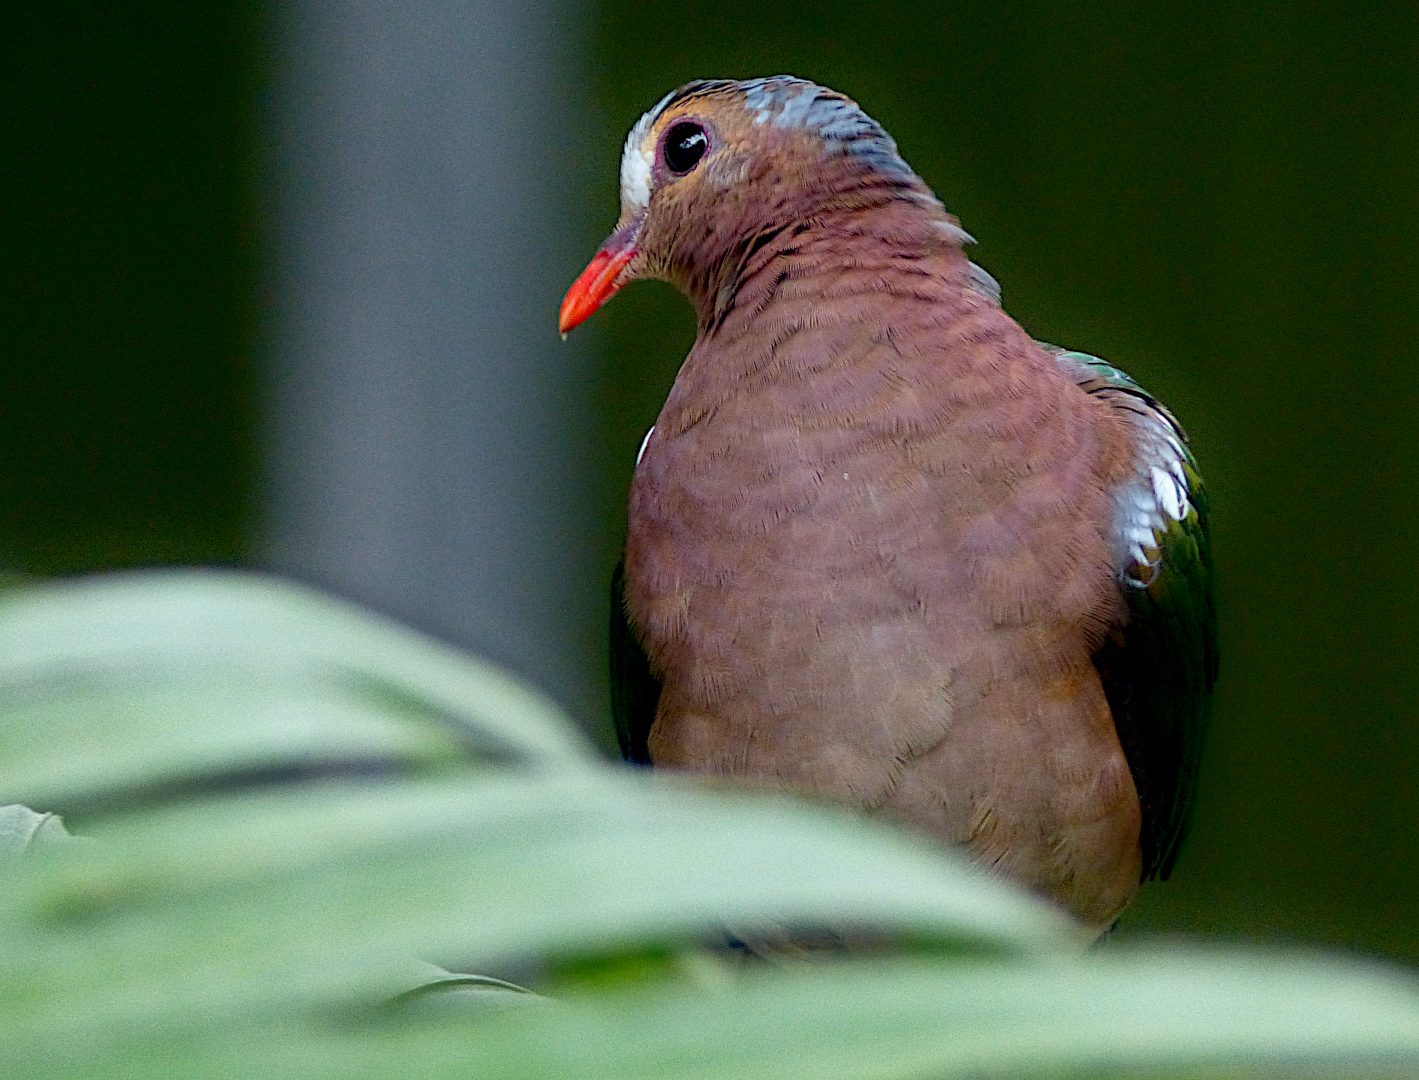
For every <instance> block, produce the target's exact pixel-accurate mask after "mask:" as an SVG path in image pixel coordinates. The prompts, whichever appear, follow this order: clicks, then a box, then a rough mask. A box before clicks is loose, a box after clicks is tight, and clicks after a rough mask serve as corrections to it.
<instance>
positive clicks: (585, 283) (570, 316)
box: [557, 236, 636, 337]
mask: <svg viewBox="0 0 1419 1080" xmlns="http://www.w3.org/2000/svg"><path fill="white" fill-rule="evenodd" d="M633 239H634V237H628V238H626V240H633ZM626 240H622V241H620V242H619V243H618V242H617V238H616V237H614V236H613V237H612V238H611V239H610V240H608V241H606V244H605V245H604V246H603V247H602V248H601V250H600V251H598V252H597V253H596V256H595V257H594V258H593V259H592V260H591V262H589V263H587V264H586V269H585V270H583V271H582V272H581V274H580V275H579V276H578V277H577V279H576V280H575V281H573V282H572V287H571V288H570V289H568V290H567V295H566V296H565V297H563V298H562V312H561V316H560V317H559V318H558V320H557V328H558V329H559V330H561V332H562V337H566V336H567V334H568V333H570V332H571V331H573V330H575V329H576V328H577V327H578V326H580V325H581V324H582V323H584V322H586V320H587V319H589V318H591V316H592V315H594V314H595V313H596V312H597V310H598V309H599V308H600V307H601V305H602V304H604V303H606V301H607V300H610V299H611V297H613V296H615V295H616V292H617V291H618V290H619V289H620V288H621V286H622V285H624V284H625V282H624V281H621V280H620V278H621V271H622V270H624V269H625V268H626V266H627V265H628V264H629V263H630V261H631V260H632V259H634V258H635V257H636V248H635V244H634V243H628V242H626Z"/></svg>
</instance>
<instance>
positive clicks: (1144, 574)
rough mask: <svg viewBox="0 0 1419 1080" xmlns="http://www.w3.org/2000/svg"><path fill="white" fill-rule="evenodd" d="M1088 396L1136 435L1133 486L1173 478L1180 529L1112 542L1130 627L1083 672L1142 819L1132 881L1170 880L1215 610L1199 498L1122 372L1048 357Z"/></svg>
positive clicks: (1156, 417)
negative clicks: (1108, 713) (1182, 501)
mask: <svg viewBox="0 0 1419 1080" xmlns="http://www.w3.org/2000/svg"><path fill="white" fill-rule="evenodd" d="M1050 351H1051V352H1053V353H1055V354H1056V357H1057V358H1058V359H1059V361H1060V362H1061V363H1063V364H1066V365H1068V366H1070V367H1071V368H1073V369H1074V370H1075V371H1076V372H1077V376H1076V377H1077V380H1078V382H1079V384H1080V386H1082V387H1083V388H1084V389H1085V390H1086V391H1087V392H1088V393H1091V394H1098V395H1100V396H1101V397H1104V398H1105V399H1107V400H1108V401H1109V402H1110V404H1111V405H1112V406H1113V407H1115V408H1117V409H1121V410H1124V411H1125V412H1127V413H1128V414H1129V415H1128V419H1129V421H1130V423H1131V424H1132V425H1133V426H1134V430H1135V431H1136V432H1137V433H1138V437H1139V446H1140V459H1139V482H1140V483H1144V482H1146V481H1147V478H1148V477H1149V476H1150V474H1151V472H1152V470H1153V468H1154V467H1155V466H1157V467H1159V468H1162V469H1163V470H1164V471H1165V472H1168V473H1169V474H1170V475H1172V476H1175V477H1180V478H1181V483H1180V487H1182V488H1183V489H1184V490H1185V491H1186V505H1185V511H1186V512H1185V513H1183V514H1182V516H1181V518H1180V519H1174V518H1173V517H1171V516H1169V515H1168V514H1160V515H1159V516H1158V520H1157V523H1156V526H1155V527H1152V528H1151V530H1150V531H1151V534H1152V543H1151V544H1149V543H1148V542H1147V541H1144V542H1143V543H1142V545H1141V548H1142V558H1138V557H1137V552H1138V551H1139V548H1137V547H1134V548H1133V554H1130V553H1129V550H1128V549H1129V546H1130V545H1129V544H1128V543H1126V542H1124V543H1121V550H1122V551H1123V552H1124V556H1123V558H1122V559H1121V562H1122V564H1123V565H1122V566H1121V569H1120V577H1119V580H1120V585H1121V587H1122V589H1123V591H1124V595H1125V597H1126V598H1127V601H1128V610H1129V621H1128V624H1127V625H1126V626H1124V627H1123V628H1122V629H1120V630H1119V631H1118V632H1116V633H1115V634H1114V635H1113V637H1112V639H1111V640H1110V641H1108V642H1107V643H1106V644H1105V646H1104V648H1103V649H1102V650H1100V652H1099V653H1098V654H1097V655H1096V656H1095V658H1094V662H1095V665H1096V666H1097V667H1098V669H1099V673H1100V675H1101V677H1102V678H1103V683H1104V690H1105V693H1106V694H1107V695H1108V700H1109V707H1110V709H1111V710H1112V712H1113V716H1114V724H1115V727H1116V728H1117V730H1118V736H1119V742H1120V743H1121V744H1122V746H1123V750H1124V754H1125V755H1126V756H1127V757H1128V764H1129V768H1130V770H1131V771H1132V773H1133V780H1134V784H1135V786H1136V787H1137V788H1138V796H1139V801H1140V803H1141V805H1142V810H1143V831H1142V837H1141V840H1142V847H1143V879H1144V880H1145V881H1147V880H1149V879H1151V878H1154V877H1158V878H1162V879H1164V880H1166V879H1167V877H1168V875H1169V874H1170V873H1171V872H1172V869H1173V864H1174V863H1175V862H1176V861H1177V857H1178V852H1179V851H1180V850H1181V847H1182V843H1183V840H1184V838H1185V837H1186V835H1187V829H1188V824H1189V821H1190V819H1191V817H1192V811H1193V806H1194V803H1195V802H1196V797H1197V781H1198V772H1199V768H1200V766H1201V763H1202V746H1203V742H1204V740H1205V739H1206V734H1207V727H1208V723H1209V721H1210V718H1211V712H1212V686H1213V683H1215V682H1216V679H1217V604H1216V584H1215V577H1214V571H1213V563H1212V543H1211V538H1210V535H1209V525H1208V501H1207V493H1206V490H1205V489H1204V487H1203V484H1202V479H1201V477H1200V476H1199V475H1198V472H1197V463H1196V461H1195V460H1194V459H1193V456H1192V453H1191V451H1190V450H1189V449H1188V447H1187V435H1186V434H1185V433H1184V432H1183V429H1182V427H1181V426H1180V425H1179V424H1178V422H1177V421H1176V420H1175V419H1174V418H1173V416H1172V414H1171V413H1169V412H1168V410H1167V409H1166V408H1164V406H1163V405H1162V404H1161V403H1160V402H1159V401H1158V400H1157V399H1156V398H1154V397H1152V395H1150V394H1148V393H1147V391H1145V390H1144V389H1143V388H1142V387H1141V386H1139V385H1138V384H1137V383H1136V382H1134V381H1133V380H1132V379H1130V378H1129V377H1128V376H1127V375H1125V374H1124V373H1123V372H1121V371H1119V370H1118V369H1117V368H1115V367H1113V366H1112V365H1110V364H1107V363H1105V362H1104V361H1102V360H1099V359H1097V358H1096V357H1092V356H1088V355H1086V354H1083V353H1072V352H1065V351H1063V350H1057V349H1055V348H1053V347H1050Z"/></svg>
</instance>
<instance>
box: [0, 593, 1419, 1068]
mask: <svg viewBox="0 0 1419 1080" xmlns="http://www.w3.org/2000/svg"><path fill="white" fill-rule="evenodd" d="M238 674H239V675H240V677H237V675H238ZM273 720H278V721H279V723H278V724H273ZM160 728H161V729H162V730H165V731H167V732H168V733H169V735H170V737H169V738H166V739H163V738H155V737H154V736H155V734H158V733H159V729H160ZM278 728H279V729H281V730H285V731H288V732H289V738H288V739H286V740H285V741H284V742H282V741H277V740H274V739H273V737H272V736H273V732H274V731H276V730H277V729H278ZM12 799H15V800H18V799H24V800H27V801H29V802H31V803H32V804H33V805H34V806H36V807H37V808H39V812H36V811H31V810H26V809H24V808H22V807H18V806H13V805H12V806H5V807H3V808H0V856H4V855H6V853H8V857H5V859H4V861H3V863H0V872H3V876H0V1060H4V1062H5V1064H6V1070H7V1073H10V1074H13V1075H16V1076H25V1077H28V1078H31V1080H49V1078H54V1080H58V1078H74V1080H78V1078H84V1077H95V1078H97V1077H103V1078H105V1080H108V1078H113V1077H130V1076H131V1077H143V1078H145V1080H160V1078H163V1077H173V1078H177V1077H191V1076H203V1077H234V1078H235V1077H243V1078H244V1077H253V1076H261V1077H272V1078H277V1077H290V1078H315V1077H332V1078H333V1077H341V1078H351V1077H355V1078H358V1077H371V1078H373V1077H389V1076H399V1077H409V1078H416V1080H417V1078H423V1077H497V1078H499V1080H503V1078H508V1077H526V1078H543V1077H546V1078H552V1077H556V1078H571V1077H604V1078H607V1080H610V1078H617V1080H620V1078H632V1077H644V1078H648V1080H649V1078H672V1077H680V1078H687V1080H688V1078H691V1077H695V1078H711V1077H724V1078H730V1077H763V1078H771V1077H773V1078H776V1077H782V1078H784V1080H788V1078H798V1077H814V1078H824V1080H831V1078H844V1080H846V1078H862V1080H868V1078H877V1080H890V1078H902V1080H907V1078H911V1077H922V1076H932V1077H941V1078H949V1077H963V1078H965V1077H970V1078H979V1077H986V1076H1007V1075H1008V1076H1012V1077H1055V1078H1059V1077H1078V1078H1084V1077H1120V1078H1121V1077H1161V1076H1167V1077H1195V1078H1204V1077H1206V1078H1222V1077H1233V1078H1235V1077H1297V1078H1299V1077H1305V1076H1310V1077H1314V1076H1316V1075H1326V1076H1333V1077H1356V1078H1358V1077H1385V1076H1399V1075H1404V1074H1409V1073H1412V1072H1413V1071H1414V1070H1416V1069H1419V983H1417V982H1416V981H1415V980H1414V979H1413V978H1412V977H1410V976H1408V975H1404V974H1401V973H1399V972H1397V971H1394V970H1386V969H1383V968H1381V967H1377V966H1371V965H1364V964H1359V963H1356V962H1354V961H1349V960H1343V959H1340V958H1335V957H1323V956H1313V955H1302V954H1290V955H1265V954H1256V953H1251V954H1247V953H1241V954H1227V953H1224V952H1219V951H1196V950H1178V951H1173V952H1168V951H1161V950H1151V951H1139V950H1131V949H1127V948H1120V949H1106V950H1104V951H1103V952H1100V953H1094V954H1088V955H1081V954H1080V944H1081V938H1080V935H1079V931H1078V930H1077V928H1075V927H1074V926H1073V924H1072V923H1070V922H1069V921H1068V920H1067V919H1066V918H1065V916H1063V915H1062V914H1059V913H1057V912H1056V911H1055V910H1054V909H1052V908H1050V907H1048V906H1046V905H1044V904H1043V903H1042V902H1040V901H1037V900H1035V899H1033V898H1031V897H1030V896H1027V895H1024V894H1022V893H1018V892H1016V891H1015V890H1014V889H1012V888H1010V887H1008V886H1006V885H1004V884H1003V883H1001V882H999V881H997V880H995V879H992V878H989V877H987V876H986V875H984V874H983V873H982V872H981V871H979V870H977V869H975V868H973V867H971V866H970V865H968V864H966V863H964V862H963V861H960V860H958V859H955V858H952V857H949V856H947V855H944V854H942V853H941V852H939V851H937V850H934V849H932V848H930V847H927V846H925V845H923V844H921V843H919V842H918V841H916V840H914V839H911V838H909V837H906V836H904V835H899V834H897V833H896V832H894V831H892V830H890V829H888V828H886V827H885V826H883V825H881V824H879V823H873V822H869V821H866V820H863V819H861V818H859V817H857V816H854V815H848V814H845V813H843V812H841V811H837V810H833V809H830V808H826V807H814V806H809V805H800V804H795V803H792V802H790V801H787V800H785V799H782V798H768V797H763V796H755V795H751V794H748V793H744V792H732V791H710V790H705V789H703V788H698V789H697V788H695V787H692V786H690V785H688V784H686V783H684V782H682V781H676V780H671V779H665V778H652V777H651V776H650V775H649V774H646V773H643V772H639V771H636V770H631V769H629V768H619V767H612V766H608V765H606V764H604V763H602V762H601V761H599V760H598V759H597V758H596V756H595V755H594V754H593V753H592V752H591V751H590V750H589V749H588V747H587V745H586V743H585V742H584V740H583V739H582V738H581V737H580V736H579V735H578V734H576V733H575V732H574V731H573V729H572V728H571V727H570V725H569V724H568V723H567V722H566V721H565V720H564V719H563V718H562V717H561V716H560V715H559V714H558V713H557V711H556V710H555V709H554V708H552V707H551V706H550V705H549V704H548V703H547V702H546V701H545V700H543V699H542V698H541V697H540V695H537V694H535V693H533V692H531V691H528V690H525V689H523V688H522V687H520V686H518V685H517V684H515V683H513V682H511V681H510V680H509V679H508V678H507V677H506V676H504V675H503V674H502V673H500V672H498V671H496V670H494V669H491V668H489V667H488V666H487V665H485V664H481V663H478V662H476V661H473V660H471V659H469V658H466V657H462V656H459V655H457V654H455V653H453V652H451V651H450V650H447V649H444V648H442V647H441V646H438V645H436V644H434V643H432V642H430V641H428V640H425V639H423V638H421V637H419V636H418V635H416V634H414V633H413V632H411V631H407V630H404V629H402V628H400V627H398V626H395V625H392V624H390V623H387V622H385V621H383V620H379V619H376V618H373V617H371V616H369V615H366V614H364V613H361V612H359V611H358V610H356V609H353V608H351V607H349V606H346V605H343V604H339V603H336V602H334V601H330V600H327V599H325V598H323V597H321V596H318V595H315V594H313V593H310V592H308V591H306V590H303V589H299V588H296V587H293V586H288V585H283V584H280V583H278V582H275V581H272V580H269V579H262V578H255V577H240V576H236V575H230V574H214V573H196V574H194V573H186V574H172V573H169V574H157V575H131V576H127V577H120V578H114V579H108V580H95V581H89V582H83V583H76V584H71V585H54V586H40V587H36V588H33V589H25V590H16V591H12V592H10V593H8V594H7V595H5V596H4V597H0V803H5V802H8V801H9V800H12ZM53 811H62V812H65V813H66V814H67V815H68V817H69V820H70V823H71V824H72V825H73V826H74V827H75V830H76V831H77V832H78V833H80V834H82V835H83V836H85V837H88V838H89V839H87V840H85V841H84V842H78V843H75V842H63V841H62V835H63V834H62V830H60V829H59V827H58V824H57V821H56V819H55V818H54V817H53V816H52V812H53ZM815 927H818V928H822V927H829V928H838V929H839V930H841V929H844V928H851V929H852V930H853V931H855V932H858V933H861V934H867V935H870V936H871V937H872V939H873V940H874V941H875V945H874V946H873V947H871V948H865V949H862V950H853V949H836V950H831V951H828V952H824V953H820V954H817V959H812V958H798V959H795V958H793V957H791V956H790V955H788V954H786V953H782V952H780V953H777V954H774V953H772V952H770V953H768V955H769V957H771V959H764V960H756V959H753V958H745V957H744V956H743V955H742V953H741V952H740V951H736V950H733V949H727V948H726V947H725V946H724V945H723V944H722V942H723V941H724V939H725V933H726V928H729V929H730V930H732V932H733V933H734V934H735V935H737V936H739V937H740V938H742V939H752V938H754V937H755V936H756V935H757V934H761V933H763V934H768V935H770V936H772V935H775V934H777V935H780V936H782V935H783V934H784V932H785V931H787V930H793V931H795V932H797V933H802V932H804V931H807V930H811V929H812V928H815ZM716 942H720V943H721V944H719V945H716V944H715V943H716ZM812 955H814V954H809V956H810V957H811V956H812ZM460 971H466V972H476V974H459V973H458V972H460ZM534 990H541V991H544V993H534V992H532V991H534ZM547 995H552V997H551V998H550V999H549V997H548V996H547Z"/></svg>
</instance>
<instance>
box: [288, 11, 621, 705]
mask: <svg viewBox="0 0 1419 1080" xmlns="http://www.w3.org/2000/svg"><path fill="white" fill-rule="evenodd" d="M579 2H580V0H560V2H556V3H525V2H524V3H519V2H516V0H510V2H499V0H482V2H465V3H459V2H454V0H287V2H286V3H285V4H280V3H279V2H278V3H277V5H276V6H275V7H274V8H273V9H272V24H271V25H272V41H273V52H274V55H275V57H276V64H275V76H274V83H273V85H274V89H273V94H272V100H271V105H270V111H269V116H270V132H271V135H272V140H271V142H272V147H271V154H270V159H269V167H268V168H267V170H266V177H265V181H264V186H265V190H266V196H267V199H268V202H269V206H270V210H271V214H270V223H271V231H270V236H269V237H268V241H269V244H270V247H271V250H272V252H273V258H272V268H271V272H270V275H269V281H270V282H271V285H272V290H273V295H272V302H271V310H272V322H271V328H272V333H271V334H270V335H269V341H270V346H271V355H270V359H269V365H268V371H269V378H268V381H267V391H268V397H267V405H268V415H269V418H270V422H269V427H268V438H267V442H266V454H267V459H266V460H267V472H266V479H267V483H266V492H267V500H266V516H265V521H264V523H263V525H262V526H261V528H262V530H263V532H264V535H263V536H262V537H261V538H260V540H261V543H262V545H263V546H264V548H265V550H266V551H267V553H268V558H267V561H268V564H269V565H270V566H271V567H273V568H274V569H277V570H280V571H283V572H286V573H289V574H291V575H294V576H296V577H299V578H301V579H304V580H307V581H311V582H314V583H316V584H320V585H324V586H327V587H330V588H333V589H334V590H335V591H337V592H339V593H342V594H344V595H346V596H349V597H352V598H355V599H357V600H361V601H364V602H367V603H369V604H372V605H373V606H375V607H376V608H378V609H381V610H383V611H386V612H388V613H390V614H393V615H395V616H398V617H400V618H403V619H406V620H408V621H410V622H412V623H414V624H415V625H417V626H420V627H422V628H424V629H427V630H431V631H433V632H434V633H437V634H439V635H441V636H443V637H445V638H446V639H449V640H452V641H454V642H456V643H458V644H462V645H465V646H468V647H470V648H473V649H475V650H477V651H479V652H481V653H483V654H484V655H487V656H489V657H491V658H493V659H495V660H498V661H501V662H503V663H505V664H507V665H508V666H510V667H512V668H513V669H514V670H516V671H518V672H520V673H522V674H524V675H527V676H529V677H531V678H532V679H533V680H535V681H537V682H539V683H541V684H542V685H543V686H544V687H546V688H547V689H548V690H550V691H551V692H552V693H553V694H554V695H556V696H557V697H559V698H560V699H561V700H562V701H563V702H564V703H566V704H567V705H569V706H570V707H571V708H573V710H574V711H576V712H577V713H579V714H581V715H583V716H591V715H593V714H596V713H597V712H599V711H600V708H601V706H600V695H599V686H600V679H599V671H598V670H597V668H598V664H597V663H596V654H597V641H596V639H597V637H598V636H599V634H600V632H601V627H602V625H603V621H604V616H603V613H602V609H603V606H604V599H603V598H604V595H605V594H604V583H603V582H602V581H601V562H602V561H604V560H603V559H602V558H601V556H600V553H599V551H598V545H597V544H596V543H595V542H594V540H595V538H594V537H593V535H592V534H593V533H594V532H595V529H596V516H595V515H596V507H595V505H594V504H595V502H596V495H595V492H596V491H597V490H598V481H597V480H596V475H597V469H596V466H595V464H594V460H593V459H594V456H595V455H594V452H593V447H592V445H591V438H592V433H593V430H594V429H593V419H594V416H593V412H592V403H591V401H590V400H589V397H590V392H591V391H590V383H591V371H590V370H589V364H588V363H587V359H586V357H585V356H584V355H583V354H582V353H580V352H579V351H578V345H577V343H576V342H575V341H573V342H568V343H563V342H561V341H559V340H558V339H557V335H556V311H557V305H558V301H559V300H560V297H561V294H562V291H563V289H564V288H565V287H566V285H567V284H568V281H569V279H570V277H571V276H572V274H574V272H575V271H576V270H577V269H579V268H580V263H579V261H578V257H579V256H582V255H586V254H587V253H588V252H589V251H590V250H591V248H590V245H589V240H590V238H591V236H592V234H591V233H590V232H588V230H587V228H586V226H585V224H584V219H583V218H582V216H581V212H580V211H578V210H577V208H576V201H577V197H578V196H580V195H583V194H584V192H583V189H582V187H581V184H580V174H581V173H582V171H583V170H582V168H581V167H582V165H583V161H582V159H581V158H580V157H579V156H578V155H579V154H580V153H581V152H582V151H581V148H580V142H579V140H578V137H577V133H578V132H579V131H580V130H583V129H584V125H585V122H586V119H585V118H586V112H587V110H586V107H585V105H584V102H585V94H584V92H583V91H582V89H581V86H580V80H581V76H582V52H581V42H582V40H583V35H582V34H581V33H579V30H578V28H579V27H580V26H581V25H582V24H583V23H584V21H585V20H584V19H583V18H581V17H580V14H581V13H580V12H579V10H578V6H579Z"/></svg>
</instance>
